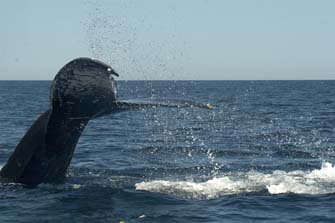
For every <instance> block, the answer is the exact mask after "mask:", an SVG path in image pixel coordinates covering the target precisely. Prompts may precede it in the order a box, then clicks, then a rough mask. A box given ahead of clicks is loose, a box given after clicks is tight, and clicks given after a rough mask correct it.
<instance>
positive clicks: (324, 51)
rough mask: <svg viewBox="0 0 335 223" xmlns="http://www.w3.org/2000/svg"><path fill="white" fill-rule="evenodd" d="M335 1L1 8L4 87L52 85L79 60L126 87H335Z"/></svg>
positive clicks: (83, 1)
mask: <svg viewBox="0 0 335 223" xmlns="http://www.w3.org/2000/svg"><path fill="white" fill-rule="evenodd" d="M334 7H335V2H334V1H330V0H325V1H322V2H316V1H312V0H306V1H304V0H296V1H289V0H283V1H265V0H264V1H260V0H259V1H247V0H237V1H219V0H217V1H207V0H197V1H177V0H173V1H154V0H146V1H141V2H136V1H132V0H124V1H119V0H113V1H110V0H101V1H98V0H75V1H70V2H68V1H65V0H59V1H57V2H45V1H42V0H36V1H33V2H32V1H29V2H15V1H10V0H5V1H4V3H3V7H2V8H1V9H0V24H1V27H2V35H1V37H0V80H52V79H53V78H54V76H55V75H56V73H57V72H58V71H59V69H60V68H61V67H62V66H63V65H64V64H66V63H67V62H69V61H70V60H72V59H74V58H77V57H82V56H88V57H93V58H97V59H99V60H102V61H104V62H107V63H109V64H110V65H111V66H112V67H113V68H114V69H115V70H116V71H117V72H118V73H119V74H120V78H117V79H118V80H335V63H334V62H335V61H334V60H335V45H334V44H333V39H335V30H334V28H333V27H335V15H334V13H333V9H334Z"/></svg>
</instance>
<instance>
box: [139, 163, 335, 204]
mask: <svg viewBox="0 0 335 223" xmlns="http://www.w3.org/2000/svg"><path fill="white" fill-rule="evenodd" d="M135 186H136V189H137V190H145V191H150V192H159V193H166V194H172V195H176V196H181V197H186V198H195V199H211V198H217V197H219V196H222V195H227V194H238V193H247V192H257V191H262V190H267V191H268V192H269V193H270V194H283V193H295V194H328V193H335V187H334V186H335V167H334V166H333V165H332V164H331V163H328V162H324V163H323V164H322V166H321V168H320V169H315V170H312V171H301V170H297V171H291V172H285V171H281V170H277V171H274V172H272V173H270V174H266V173H261V172H255V171H251V172H247V173H235V174H230V175H224V176H221V177H215V178H213V179H211V180H208V181H205V182H195V181H167V180H154V181H149V182H141V183H137V184H136V185H135Z"/></svg>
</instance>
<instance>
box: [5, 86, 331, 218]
mask: <svg viewBox="0 0 335 223" xmlns="http://www.w3.org/2000/svg"><path fill="white" fill-rule="evenodd" d="M50 84H51V82H50V81H0V167H1V166H3V165H4V164H5V163H6V161H7V159H8V157H9V155H10V154H11V152H13V150H14V148H15V146H16V145H17V143H18V142H19V140H20V139H21V138H22V136H23V135H24V133H25V132H26V131H27V129H28V128H29V127H30V126H31V125H32V123H33V122H34V121H35V120H36V118H37V117H38V116H39V115H40V114H41V113H43V112H44V111H46V110H47V109H48V107H49V91H50V90H49V88H50ZM118 85H119V98H120V99H124V100H133V99H136V100H137V99H140V100H148V99H152V98H160V99H171V98H174V99H183V100H193V101H197V102H202V103H210V104H211V105H213V106H214V109H213V110H206V109H200V108H195V107H190V108H151V109H144V110H132V111H128V112H120V113H116V114H111V115H108V116H105V117H101V118H98V119H95V120H91V121H90V123H89V124H88V126H87V127H86V128H85V130H84V132H83V134H82V136H81V138H80V140H79V143H78V145H77V148H76V151H75V154H74V156H73V159H72V162H71V165H70V168H69V170H68V176H67V179H66V181H65V183H64V184H41V185H39V186H38V187H35V188H30V187H26V186H24V185H20V184H13V183H10V184H0V222H15V223H16V222H58V223H60V222H112V223H114V222H115V223H119V222H125V223H130V222H159V223H163V222H167V223H177V222H183V223H185V222H218V223H219V222H271V223H275V222H335V166H334V164H335V81H119V82H118Z"/></svg>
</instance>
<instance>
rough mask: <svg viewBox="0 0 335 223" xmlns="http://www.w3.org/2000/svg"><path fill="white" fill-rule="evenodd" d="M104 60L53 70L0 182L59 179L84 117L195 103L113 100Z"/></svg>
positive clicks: (111, 73)
mask: <svg viewBox="0 0 335 223" xmlns="http://www.w3.org/2000/svg"><path fill="white" fill-rule="evenodd" d="M113 76H119V75H118V74H117V73H116V72H115V71H114V69H113V68H112V67H110V66H109V65H107V64H105V63H103V62H101V61H98V60H95V59H91V58H77V59H75V60H72V61H71V62H69V63H68V64H66V65H65V66H64V67H63V68H62V69H61V70H60V71H59V72H58V73H57V75H56V77H55V79H54V80H53V82H52V85H51V90H50V108H49V109H48V110H47V111H46V112H44V113H43V114H42V115H40V117H39V118H38V119H37V120H36V121H35V122H34V123H33V125H32V126H31V127H30V129H29V130H28V131H27V132H26V134H25V135H24V137H23V138H22V139H21V141H20V142H19V144H18V145H17V146H16V148H15V150H14V152H13V153H12V155H11V156H10V158H9V159H8V161H7V163H6V164H5V166H4V167H3V168H2V169H1V171H0V182H15V183H22V184H26V185H31V186H35V185H38V184H40V183H50V182H61V181H63V180H64V178H65V174H66V171H67V168H68V166H69V165H70V162H71V159H72V156H73V152H74V150H75V147H76V145H77V142H78V139H79V137H80V135H81V133H82V131H83V130H84V128H85V126H86V125H87V123H88V122H89V120H91V119H94V118H96V117H100V116H103V115H108V114H111V113H114V112H120V111H127V110H132V109H145V108H155V107H168V108H169V107H190V106H191V107H192V106H194V107H200V108H205V109H212V108H213V107H212V106H211V105H209V104H200V103H196V102H192V101H182V100H170V101H169V100H167V101H166V102H160V103H157V102H150V103H132V102H127V101H119V100H118V99H117V86H116V82H115V80H114V77H113Z"/></svg>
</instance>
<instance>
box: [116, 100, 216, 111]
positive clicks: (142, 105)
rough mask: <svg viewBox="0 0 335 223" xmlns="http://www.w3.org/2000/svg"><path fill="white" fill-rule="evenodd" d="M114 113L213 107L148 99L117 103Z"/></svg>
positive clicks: (183, 101)
mask: <svg viewBox="0 0 335 223" xmlns="http://www.w3.org/2000/svg"><path fill="white" fill-rule="evenodd" d="M116 104H117V106H116V111H128V110H137V109H148V108H149V109H150V108H192V107H195V108H202V109H208V110H212V109H213V108H214V107H213V106H212V105H211V104H203V103H199V102H195V101H191V100H179V99H150V100H149V101H141V100H127V101H118V102H117V103H116Z"/></svg>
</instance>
